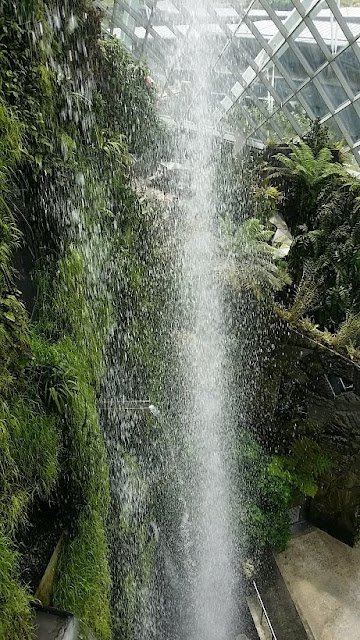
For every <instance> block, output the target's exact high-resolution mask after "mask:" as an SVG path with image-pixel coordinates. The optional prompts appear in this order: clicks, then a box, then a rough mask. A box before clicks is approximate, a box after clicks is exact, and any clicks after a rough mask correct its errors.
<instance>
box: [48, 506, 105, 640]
mask: <svg viewBox="0 0 360 640" xmlns="http://www.w3.org/2000/svg"><path fill="white" fill-rule="evenodd" d="M54 605H55V606H57V607H58V608H60V609H65V610H67V611H73V612H74V613H75V614H76V615H77V616H79V618H80V619H82V620H85V621H86V622H87V623H88V625H89V626H90V627H91V629H92V630H93V631H94V633H95V634H96V637H97V638H103V640H110V638H111V637H112V633H111V628H110V578H109V569H108V563H107V541H106V536H105V532H104V523H103V519H102V517H101V515H100V514H99V512H98V510H97V509H96V508H93V507H92V506H88V507H86V508H85V509H84V510H83V511H82V513H81V515H80V517H79V519H78V522H77V531H76V535H75V537H74V538H73V539H72V540H71V542H70V543H69V544H68V545H67V547H66V549H65V552H64V554H63V555H62V557H61V561H60V565H59V580H58V582H57V584H56V588H55V593H54Z"/></svg>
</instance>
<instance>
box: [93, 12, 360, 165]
mask: <svg viewBox="0 0 360 640" xmlns="http://www.w3.org/2000/svg"><path fill="white" fill-rule="evenodd" d="M340 2H341V0H340V1H339V0H291V1H290V0H252V1H251V2H250V4H249V5H248V6H244V4H243V2H242V0H208V5H207V9H206V12H201V13H200V12H196V11H195V13H193V12H192V14H191V15H190V13H189V11H188V10H187V9H186V0H96V3H97V4H98V5H100V6H101V7H102V8H103V9H104V15H105V17H104V28H106V29H107V30H108V31H109V32H110V33H112V34H113V35H115V36H117V37H119V38H120V39H121V40H122V42H123V43H124V45H125V46H126V47H127V48H128V49H129V50H130V51H132V52H133V53H134V55H135V56H136V57H137V58H139V59H144V60H146V62H147V64H148V65H149V68H150V71H151V74H152V76H153V78H154V80H155V81H156V83H157V84H158V87H159V91H160V105H161V109H162V112H163V114H164V115H165V116H167V117H168V118H169V119H175V120H177V121H178V120H179V117H180V119H181V122H183V123H187V124H188V125H189V126H191V123H189V122H188V121H189V114H190V113H191V106H192V104H191V101H190V100H189V97H188V96H189V95H190V94H191V95H192V96H193V95H194V91H191V92H189V91H188V87H189V84H190V83H191V82H192V71H191V60H189V57H188V56H187V43H188V41H189V39H190V38H194V37H206V38H212V39H213V40H214V47H215V51H217V52H218V55H217V57H216V62H215V64H214V65H213V67H212V69H211V78H212V98H213V111H212V119H211V122H210V123H209V126H211V127H212V129H213V130H214V131H216V132H217V133H219V134H221V135H225V136H233V137H234V138H235V139H237V140H240V141H241V144H243V143H252V144H266V143H267V142H269V141H270V140H271V141H274V142H279V141H282V140H284V139H286V138H291V137H293V136H296V135H301V134H302V133H303V132H304V131H305V130H306V129H307V128H308V126H309V122H310V121H311V120H314V119H315V118H319V119H320V121H321V122H323V123H326V124H327V125H328V126H329V128H330V130H332V131H333V132H334V135H335V138H336V139H338V140H339V139H340V140H343V141H344V144H345V145H346V146H347V147H348V148H349V149H350V150H351V151H352V152H353V153H354V156H355V158H356V160H357V162H358V163H360V101H359V98H360V0H359V7H356V6H355V7H354V6H352V7H342V6H341V4H340ZM194 3H196V0H194ZM194 6H196V4H194Z"/></svg>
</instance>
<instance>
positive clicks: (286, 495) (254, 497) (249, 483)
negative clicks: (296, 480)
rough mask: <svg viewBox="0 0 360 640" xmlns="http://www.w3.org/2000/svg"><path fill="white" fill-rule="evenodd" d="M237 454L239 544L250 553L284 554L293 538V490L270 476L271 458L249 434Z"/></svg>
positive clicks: (284, 480)
mask: <svg viewBox="0 0 360 640" xmlns="http://www.w3.org/2000/svg"><path fill="white" fill-rule="evenodd" d="M237 453H238V456H237V457H238V470H237V474H238V483H237V484H238V488H239V504H238V507H237V509H236V527H237V532H238V536H237V538H238V541H239V544H240V546H241V547H242V548H243V549H246V550H247V551H250V552H251V553H255V552H259V551H261V550H263V549H268V548H272V549H275V550H276V551H283V550H284V549H285V547H286V543H287V541H288V539H289V536H290V528H289V527H290V525H289V516H288V511H287V510H288V508H289V506H290V500H291V486H290V484H289V482H288V481H287V479H284V478H280V477H278V476H276V475H275V474H273V473H271V467H270V463H271V456H270V455H269V454H267V453H266V452H265V451H264V450H263V449H262V448H261V447H260V445H259V444H257V443H256V441H255V440H253V439H252V438H251V437H250V436H249V435H248V434H244V435H242V436H241V438H240V439H239V444H238V450H237Z"/></svg>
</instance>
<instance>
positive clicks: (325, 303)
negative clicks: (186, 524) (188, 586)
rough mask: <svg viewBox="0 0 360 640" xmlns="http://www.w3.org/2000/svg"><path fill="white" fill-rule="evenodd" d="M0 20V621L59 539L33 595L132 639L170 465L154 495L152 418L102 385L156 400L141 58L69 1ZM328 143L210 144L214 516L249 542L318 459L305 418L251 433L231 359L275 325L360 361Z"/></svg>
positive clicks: (25, 603) (273, 537)
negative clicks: (217, 407)
mask: <svg viewBox="0 0 360 640" xmlns="http://www.w3.org/2000/svg"><path fill="white" fill-rule="evenodd" d="M17 4H19V3H17ZM0 23H1V27H2V39H1V40H0V59H1V66H0V350H1V358H0V440H1V451H0V489H1V491H0V574H1V576H2V580H1V584H0V601H1V603H2V604H1V609H0V637H1V638H4V640H20V639H21V640H27V639H30V638H31V634H32V619H31V610H30V606H29V602H30V600H31V597H32V596H33V595H34V592H35V590H36V586H37V585H38V582H39V578H40V577H41V574H42V572H43V570H44V569H45V567H46V564H47V561H48V560H49V557H50V555H51V553H52V551H53V550H54V548H55V546H56V543H57V542H58V540H59V539H60V537H62V538H63V541H64V542H63V549H62V553H61V556H60V560H59V565H58V570H57V575H56V579H55V583H54V585H53V588H52V590H51V592H50V593H49V598H50V602H51V604H53V605H55V606H58V607H60V608H64V609H69V610H72V611H74V612H75V613H76V614H77V615H79V616H80V617H81V618H82V619H83V620H84V621H85V622H87V623H88V624H89V626H90V627H91V628H92V629H93V631H94V632H95V633H96V637H97V638H98V640H107V639H110V638H111V637H112V636H113V635H115V636H116V637H117V636H119V637H122V638H126V640H132V639H133V638H134V637H135V636H136V634H137V631H138V629H137V628H136V625H139V624H141V623H142V622H143V624H144V625H146V623H147V621H146V606H145V605H144V602H145V600H146V597H147V594H148V591H149V588H150V583H151V577H152V571H153V568H154V555H155V552H154V533H153V523H154V521H158V522H160V523H161V524H163V525H164V527H167V528H168V530H170V529H171V526H172V527H173V530H174V531H175V529H176V523H175V520H176V518H177V517H179V514H175V515H174V514H170V515H169V516H168V513H170V511H171V505H170V504H169V499H168V498H167V499H166V498H164V495H165V494H166V492H169V489H170V490H174V491H176V486H177V485H176V482H178V481H179V478H176V479H174V486H173V487H171V486H170V484H171V483H169V486H167V487H166V488H165V489H164V491H163V498H164V499H163V502H162V501H161V499H160V496H161V490H162V483H163V479H162V473H163V468H162V464H163V460H162V459H161V453H160V452H161V450H163V449H164V448H166V446H167V438H170V437H171V434H170V426H171V425H170V426H169V433H167V432H166V428H165V427H164V424H162V423H157V424H156V425H155V422H154V419H153V418H151V417H147V419H145V420H136V419H134V421H133V423H132V424H131V425H130V429H129V425H127V427H126V428H125V427H124V425H123V422H122V420H123V416H122V414H121V411H119V409H118V408H117V409H116V407H115V408H114V406H113V404H112V402H113V399H114V397H115V398H119V397H121V396H125V395H126V396H127V397H134V398H135V397H136V398H141V397H149V396H151V398H152V400H153V401H155V402H156V401H157V400H159V399H161V400H163V399H164V397H163V395H162V393H163V391H162V390H161V389H160V387H161V385H160V381H161V380H164V378H166V375H168V373H167V372H166V370H167V369H168V370H169V371H171V366H172V365H173V363H170V362H169V360H170V358H171V355H170V349H169V344H168V341H170V340H171V331H172V330H173V329H174V327H173V326H171V323H172V322H174V319H173V318H171V317H170V316H169V317H166V316H165V313H169V314H170V311H169V310H168V307H167V306H166V300H165V298H166V296H167V295H168V294H169V288H170V284H169V281H168V279H169V272H168V271H167V267H168V265H169V263H170V260H174V259H175V258H174V248H173V247H171V245H170V242H169V237H168V236H169V235H170V234H168V228H169V227H170V226H171V225H172V224H173V223H174V220H173V218H172V217H171V211H169V207H168V204H166V202H165V201H163V202H162V204H160V202H159V194H157V193H156V192H155V191H153V193H152V194H151V195H149V191H148V190H146V189H145V187H144V185H143V183H142V181H141V180H140V179H139V177H138V176H139V174H140V173H143V174H144V173H146V171H148V172H150V171H151V170H152V169H153V167H155V166H156V164H157V158H158V154H160V153H161V154H164V149H165V146H166V144H165V143H166V139H165V133H164V131H163V128H162V126H161V125H160V122H159V119H158V117H157V115H156V109H155V102H156V93H155V90H154V88H153V87H152V84H151V82H149V81H148V79H147V70H146V69H145V68H143V67H142V66H141V65H138V64H136V63H135V61H134V60H133V59H132V57H131V56H130V55H129V54H127V53H126V52H125V51H124V50H123V48H122V47H121V45H120V44H119V43H118V42H117V41H116V40H115V39H112V38H106V39H104V38H102V37H101V32H100V16H99V14H98V12H97V10H96V9H94V7H93V5H92V3H90V2H88V0H77V1H76V2H65V3H61V4H59V5H58V4H57V2H54V0H28V1H27V2H24V3H20V6H16V4H15V3H14V2H12V0H5V1H4V2H3V3H2V6H1V8H0ZM332 146H333V143H332V142H331V141H330V139H329V137H328V134H327V132H326V131H325V130H323V129H321V128H319V127H318V125H317V124H315V126H314V127H313V128H312V130H311V131H310V132H309V134H308V135H307V136H305V137H304V140H303V141H301V142H296V143H294V144H293V145H292V146H290V147H289V149H288V154H287V155H279V154H277V152H276V150H275V151H273V152H271V153H270V154H269V155H268V161H267V162H265V161H264V158H263V157H260V156H257V157H255V155H254V154H253V155H252V157H251V158H250V161H249V159H246V158H240V159H239V158H237V159H235V160H234V159H232V158H230V157H229V155H226V157H224V158H223V159H222V161H221V163H220V170H219V174H220V180H219V188H221V189H222V190H223V192H222V194H221V197H220V198H219V201H220V203H221V206H220V211H219V215H220V218H221V238H222V250H223V260H222V270H221V276H222V277H223V278H224V281H225V283H226V296H227V303H228V308H229V310H230V312H231V315H232V322H231V337H232V343H231V346H230V348H231V349H232V366H233V369H234V371H233V373H234V381H235V386H236V389H235V390H234V394H235V395H234V397H236V394H237V393H238V394H239V390H240V389H241V394H242V395H241V397H240V396H239V398H238V399H239V406H241V407H242V415H241V416H240V415H239V417H238V418H239V430H238V439H237V442H236V443H235V447H236V456H237V462H238V465H237V470H236V491H235V492H234V494H236V495H234V503H235V509H234V513H235V520H236V524H237V526H238V532H239V535H238V540H239V545H240V546H241V549H242V551H244V549H245V550H246V551H247V552H249V553H251V554H252V555H256V554H257V553H258V552H259V551H261V552H262V551H263V550H266V549H268V548H273V549H277V550H281V549H283V548H284V547H285V545H286V542H287V540H288V536H289V519H288V508H289V506H291V505H293V504H297V503H298V502H299V501H301V500H303V498H304V496H314V495H315V493H316V491H317V488H318V483H319V482H321V477H322V475H323V473H324V472H326V471H327V470H328V469H329V465H330V461H329V459H328V457H327V456H326V455H324V454H323V452H322V451H321V449H320V447H319V445H318V443H317V442H316V441H314V440H313V439H311V438H309V437H308V436H301V437H295V436H296V434H295V435H294V434H293V433H292V432H291V433H290V432H289V433H287V434H286V437H284V441H283V442H282V443H279V442H278V441H277V440H276V439H275V437H273V436H271V434H270V433H269V429H268V430H266V429H265V431H262V429H263V423H264V422H266V419H267V414H266V408H265V407H264V406H263V405H261V404H259V406H261V407H262V413H263V415H262V423H261V428H260V427H259V424H260V422H261V420H260V416H257V414H256V409H254V406H255V407H256V406H257V399H258V398H259V394H260V396H261V389H259V388H257V387H256V385H255V387H254V385H253V380H254V377H256V376H250V371H254V370H255V371H257V372H259V371H260V369H262V368H263V369H265V371H268V369H267V367H269V366H270V365H269V363H271V358H272V355H271V353H272V350H273V347H274V343H275V342H276V336H278V335H279V333H281V332H282V331H284V327H286V326H287V323H290V324H291V325H293V326H296V327H297V328H300V329H301V331H302V332H305V333H308V334H309V335H311V336H312V337H315V338H316V339H317V340H318V341H321V342H322V343H324V344H326V345H328V346H329V347H330V348H332V349H337V350H339V351H340V352H342V353H343V354H345V355H347V356H350V357H352V358H354V359H356V360H358V359H359V355H358V348H359V347H360V344H359V341H360V338H359V323H360V297H359V285H360V282H359V278H360V227H359V223H358V221H357V215H358V211H359V201H360V187H359V184H360V183H359V182H358V180H357V179H356V178H353V177H351V176H350V175H349V174H348V173H347V172H346V171H345V170H344V166H343V163H342V158H341V154H337V155H336V157H334V156H335V154H334V150H333V149H332ZM134 159H136V161H137V162H136V172H137V174H138V175H137V178H136V176H135V173H136V172H135V166H134ZM334 160H337V161H336V162H335V161H334ZM224 176H226V179H224ZM136 179H137V182H136ZM135 183H136V185H137V187H136V190H135V187H134V185H135ZM240 183H241V184H242V187H241V188H240ZM244 185H245V187H246V188H244ZM176 213H178V211H176ZM275 214H280V215H281V216H283V219H284V221H285V222H286V224H287V227H288V228H289V230H290V231H291V234H292V236H293V242H292V244H291V248H290V251H289V254H288V255H284V254H281V252H279V248H278V247H277V246H276V245H275V244H273V242H272V240H273V235H274V230H275V228H274V223H273V216H274V215H275ZM239 294H240V295H239ZM245 307H246V310H247V313H246V317H247V322H248V324H247V325H246V326H244V324H243V323H241V322H238V321H237V320H238V319H239V318H242V317H243V310H244V308H245ZM166 309H167V311H165V310H166ZM165 327H166V330H165ZM181 330H182V327H179V326H176V327H175V331H174V335H175V334H176V331H181ZM244 331H245V332H247V336H249V335H250V336H251V338H252V339H253V353H252V354H250V355H249V353H248V351H247V356H246V357H245V355H244V350H243V345H244ZM247 339H248V337H247ZM259 354H261V357H259ZM150 371H151V376H149V372H150ZM129 372H132V376H131V375H129ZM240 377H241V380H240ZM114 380H115V383H114ZM259 380H263V378H261V376H259ZM269 380H270V381H269V384H271V376H269ZM177 402H179V399H178V400H177ZM174 404H176V403H174ZM165 413H166V409H165ZM169 413H171V412H170V411H169ZM174 413H175V411H174ZM101 418H102V420H101ZM171 419H173V420H174V424H175V426H176V420H175V418H174V416H172V417H171ZM257 419H259V420H258V422H259V424H256V421H257ZM104 435H105V438H104ZM265 441H266V445H265ZM114 447H115V448H116V456H113V455H112V454H113V452H114ZM107 454H109V455H108V456H107ZM109 458H113V459H114V462H113V463H112V466H111V465H109ZM174 487H175V489H174ZM249 487H251V491H249ZM155 492H156V499H155V498H154V494H155ZM134 496H135V497H134ZM239 498H240V500H239ZM124 504H126V508H124ZM171 517H173V519H174V522H169V519H171ZM168 518H169V519H168ZM44 523H45V528H44ZM43 529H44V530H43ZM32 532H33V533H32ZM34 532H35V533H34ZM34 535H35V537H38V538H39V540H40V547H41V548H42V553H43V557H40V558H36V559H35V561H33V560H32V559H31V558H32V554H31V553H30V551H31V550H32V547H31V545H32V544H33V536H34ZM42 535H43V538H44V539H43V540H42V539H41V536H42ZM46 537H49V539H50V545H49V544H48V545H46V543H45V538H46ZM170 538H171V534H169V539H170ZM174 538H175V535H174ZM173 542H174V541H173ZM171 544H172V543H171V541H170V542H169V545H170V546H171ZM174 544H175V543H174ZM119 549H120V550H121V551H120V552H119ZM27 583H29V586H27ZM141 621H142V622H141Z"/></svg>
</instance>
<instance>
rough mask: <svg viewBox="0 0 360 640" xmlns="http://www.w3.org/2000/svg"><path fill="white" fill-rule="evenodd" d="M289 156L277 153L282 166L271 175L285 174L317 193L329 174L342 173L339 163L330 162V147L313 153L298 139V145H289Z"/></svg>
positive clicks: (338, 174)
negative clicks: (315, 153)
mask: <svg viewBox="0 0 360 640" xmlns="http://www.w3.org/2000/svg"><path fill="white" fill-rule="evenodd" d="M290 146H291V150H292V152H291V154H290V156H289V157H287V156H285V155H283V154H282V153H278V154H277V156H276V158H277V159H278V160H279V161H280V162H281V164H282V165H283V166H282V168H280V169H277V170H276V171H273V172H272V174H271V177H274V176H286V177H288V178H290V179H293V180H296V181H299V182H300V183H301V184H302V186H303V187H305V188H307V189H308V190H309V191H315V192H316V193H318V191H319V188H320V187H321V185H322V183H323V182H324V181H325V180H326V179H327V178H329V177H330V176H336V175H337V176H340V175H344V170H343V168H342V166H341V165H340V164H337V163H334V162H332V154H331V151H330V149H326V148H325V149H321V150H320V151H319V153H318V154H317V155H314V152H313V151H312V149H311V148H310V147H309V146H308V145H307V144H305V143H304V142H302V141H300V142H299V144H298V145H290Z"/></svg>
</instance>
